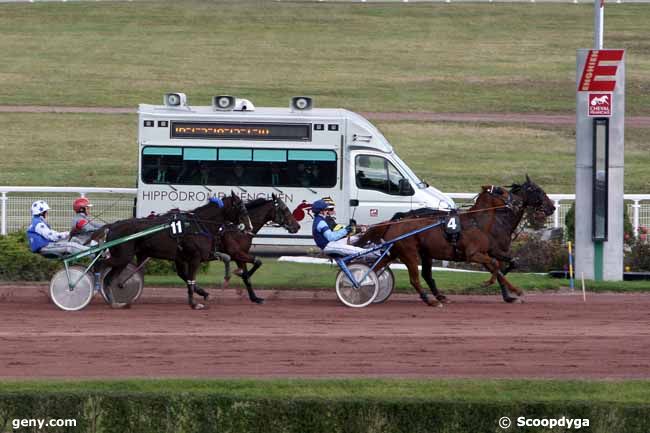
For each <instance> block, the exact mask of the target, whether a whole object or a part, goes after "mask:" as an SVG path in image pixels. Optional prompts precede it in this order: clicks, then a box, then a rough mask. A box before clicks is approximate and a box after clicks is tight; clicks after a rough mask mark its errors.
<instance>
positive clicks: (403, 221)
mask: <svg viewBox="0 0 650 433" xmlns="http://www.w3.org/2000/svg"><path fill="white" fill-rule="evenodd" d="M503 208H508V206H507V205H505V204H504V205H502V206H495V207H487V208H484V209H475V210H467V211H464V212H460V213H458V214H457V215H467V214H470V213H477V212H486V211H489V210H495V209H503ZM441 217H442V216H441V215H431V216H421V217H417V218H403V219H401V220H397V221H386V222H383V223H377V224H373V225H372V226H371V227H372V228H374V227H382V226H391V225H394V224H402V223H408V222H412V221H422V220H423V219H431V220H433V219H436V218H441Z"/></svg>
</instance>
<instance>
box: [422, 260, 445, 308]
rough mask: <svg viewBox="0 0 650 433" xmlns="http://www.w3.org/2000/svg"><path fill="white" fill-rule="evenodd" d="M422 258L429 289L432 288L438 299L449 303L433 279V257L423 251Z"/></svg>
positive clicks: (425, 279) (424, 275) (424, 276)
mask: <svg viewBox="0 0 650 433" xmlns="http://www.w3.org/2000/svg"><path fill="white" fill-rule="evenodd" d="M420 259H421V261H422V278H423V279H424V281H426V283H427V285H428V286H429V289H431V293H433V296H435V297H436V299H437V300H438V301H440V302H442V303H444V304H448V303H449V300H448V299H447V297H446V296H445V295H443V294H442V293H440V292H439V291H438V287H437V286H436V280H434V279H433V272H432V270H431V267H432V266H433V259H432V258H431V256H429V255H428V254H426V253H421V254H420Z"/></svg>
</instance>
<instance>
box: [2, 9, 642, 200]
mask: <svg viewBox="0 0 650 433" xmlns="http://www.w3.org/2000/svg"><path fill="white" fill-rule="evenodd" d="M592 9H593V8H592V6H591V5H587V4H584V5H581V4H580V5H575V4H532V5H531V4H401V3H395V4H350V3H335V4H332V3H326V4H322V3H316V2H313V3H311V2H308V3H291V2H289V3H286V2H283V3H280V2H265V1H239V2H233V1H224V2H207V1H188V2H182V3H178V2H167V1H152V2H128V3H121V2H107V3H92V2H89V3H85V2H82V3H74V2H71V3H35V4H11V3H9V4H0V52H2V53H3V62H2V63H1V64H0V104H41V105H86V106H126V107H134V108H135V107H136V106H137V104H138V103H143V102H145V103H159V102H160V101H161V97H162V94H163V93H164V92H167V91H170V90H177V91H179V90H180V91H184V92H186V93H187V94H188V96H189V100H190V103H195V104H199V105H205V104H208V103H209V101H210V97H211V96H212V95H214V94H224V93H230V94H235V95H238V96H242V97H247V98H250V99H251V100H253V101H254V102H255V103H256V104H257V105H260V106H263V105H276V106H277V105H280V106H281V105H285V104H287V103H288V99H289V97H290V96H292V95H296V94H309V95H312V96H314V97H315V98H316V105H317V106H320V107H324V106H336V107H345V108H349V109H352V110H357V111H363V110H369V111H417V110H424V111H435V112H518V113H525V112H534V113H540V112H558V113H571V112H573V111H574V110H575V90H574V86H575V52H576V49H577V48H580V47H588V46H590V44H591V38H592V15H593V10H592ZM222 17H227V19H223V18H222ZM606 17H607V18H606V31H605V41H606V46H611V47H617V48H619V47H620V48H626V49H627V50H628V58H627V98H626V99H627V100H626V109H627V112H628V115H629V114H634V115H648V114H650V95H649V94H648V92H646V91H645V90H644V89H647V88H649V87H650V43H648V42H647V40H646V38H645V30H646V23H647V22H648V20H649V19H650V9H649V8H647V7H646V6H644V5H629V4H621V5H619V4H612V5H611V6H610V5H608V7H607V15H606ZM215 23H219V25H215ZM348 41H349V42H348ZM260 65H263V67H260ZM377 123H378V126H379V127H380V129H381V130H382V131H383V132H384V133H385V135H386V136H387V137H388V138H389V140H390V141H391V142H392V143H393V144H394V145H395V148H396V149H397V151H398V153H399V154H400V155H401V156H402V157H403V158H404V159H405V160H406V162H407V163H408V164H409V165H411V166H412V167H413V168H414V169H415V171H416V172H417V173H418V174H419V175H421V176H422V177H423V178H424V179H426V180H428V181H429V182H430V183H431V184H433V185H435V186H436V187H438V188H440V189H442V190H444V191H449V192H466V191H475V190H477V188H478V187H479V185H481V184H485V183H495V184H507V183H511V182H513V181H519V180H521V178H522V177H523V174H524V173H526V172H527V173H529V174H530V175H531V176H532V177H533V179H535V180H536V181H537V182H538V183H539V184H541V185H542V186H543V187H544V188H545V190H546V191H547V192H550V193H572V192H574V182H575V169H574V167H575V157H574V154H575V138H574V128H573V127H566V126H539V125H525V124H507V125H489V124H453V123H426V122H377ZM0 128H2V131H3V134H2V136H1V137H0V152H2V154H3V158H2V159H1V160H0V185H53V186H67V185H82V186H101V187H108V186H112V187H133V186H134V185H135V180H136V179H135V177H136V174H135V167H136V158H137V151H136V144H135V143H136V120H135V116H133V115H92V114H87V115H85V114H84V115H82V114H3V115H2V116H0ZM647 136H648V131H647V130H645V129H632V128H628V129H627V131H626V137H625V138H626V161H625V164H626V180H625V182H626V184H625V191H626V192H627V193H645V192H648V190H649V188H648V187H649V186H650V181H649V180H648V177H647V176H646V175H645V167H647V165H648V163H650V157H649V156H648V155H649V153H648V149H649V148H650V143H648V141H647ZM116 155H119V158H116V157H115V156H116ZM461 160H462V164H461V163H459V161H461ZM35 167H38V168H37V169H35Z"/></svg>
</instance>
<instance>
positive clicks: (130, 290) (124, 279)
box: [102, 263, 144, 306]
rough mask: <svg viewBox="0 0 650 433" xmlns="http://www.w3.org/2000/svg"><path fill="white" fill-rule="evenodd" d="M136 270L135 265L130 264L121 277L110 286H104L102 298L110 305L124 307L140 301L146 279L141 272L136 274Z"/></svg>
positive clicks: (114, 278) (121, 273)
mask: <svg viewBox="0 0 650 433" xmlns="http://www.w3.org/2000/svg"><path fill="white" fill-rule="evenodd" d="M136 269H137V267H136V266H135V265H134V264H132V263H129V264H128V265H127V266H126V267H125V268H124V270H123V271H122V272H120V274H119V275H116V276H114V277H113V280H112V281H111V283H110V284H108V285H106V284H102V296H103V297H104V300H105V301H106V302H107V303H108V304H111V305H117V306H120V305H121V306H124V305H128V304H133V303H134V302H135V301H137V300H138V298H139V297H140V295H141V294H142V288H143V287H144V277H143V276H142V274H141V273H140V272H139V271H138V272H135V270H136ZM109 270H110V269H109ZM106 273H108V272H106ZM105 276H106V275H105V274H103V277H105Z"/></svg>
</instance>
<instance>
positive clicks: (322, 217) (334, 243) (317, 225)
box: [311, 200, 367, 256]
mask: <svg viewBox="0 0 650 433" xmlns="http://www.w3.org/2000/svg"><path fill="white" fill-rule="evenodd" d="M311 211H312V213H313V214H314V223H313V225H312V229H311V231H312V235H313V237H314V242H316V245H318V248H320V249H321V250H323V252H324V253H325V254H327V255H331V254H338V255H343V256H347V255H350V254H355V253H362V252H364V251H367V250H366V249H364V248H360V247H355V246H354V245H350V244H349V243H348V238H347V236H348V235H353V234H354V226H351V225H349V226H347V227H339V226H336V227H331V225H330V224H328V219H329V218H331V215H332V213H334V204H333V203H328V202H326V201H325V200H316V201H315V202H314V203H313V204H312V205H311Z"/></svg>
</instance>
